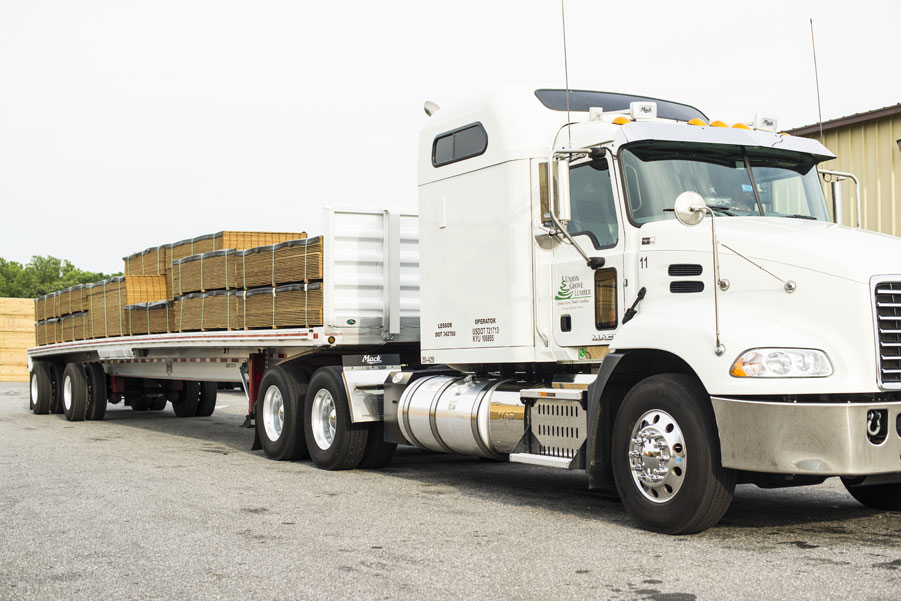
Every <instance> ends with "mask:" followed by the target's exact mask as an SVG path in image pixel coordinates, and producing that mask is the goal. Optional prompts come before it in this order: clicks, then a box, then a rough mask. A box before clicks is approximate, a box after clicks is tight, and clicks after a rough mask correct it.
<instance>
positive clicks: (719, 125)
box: [710, 121, 729, 127]
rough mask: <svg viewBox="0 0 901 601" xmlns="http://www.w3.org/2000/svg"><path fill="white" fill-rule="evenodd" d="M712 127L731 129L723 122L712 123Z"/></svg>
mask: <svg viewBox="0 0 901 601" xmlns="http://www.w3.org/2000/svg"><path fill="white" fill-rule="evenodd" d="M710 127H729V126H728V125H726V124H725V123H723V122H722V121H711V122H710Z"/></svg>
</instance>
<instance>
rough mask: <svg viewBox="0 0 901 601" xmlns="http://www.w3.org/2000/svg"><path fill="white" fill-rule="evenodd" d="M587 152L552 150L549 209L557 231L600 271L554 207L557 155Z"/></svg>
mask: <svg viewBox="0 0 901 601" xmlns="http://www.w3.org/2000/svg"><path fill="white" fill-rule="evenodd" d="M587 152H590V151H588V150H585V149H581V150H552V151H551V156H550V157H549V158H548V161H547V168H548V186H547V208H548V211H549V212H550V214H551V221H553V222H554V225H555V226H556V227H557V231H558V232H560V233H561V234H563V237H564V238H566V239H567V240H568V241H569V243H570V244H572V245H573V247H574V248H575V249H576V250H577V251H579V254H580V255H582V258H583V259H585V263H586V264H587V265H588V266H589V267H591V268H592V269H598V267H593V266H592V263H591V257H589V256H588V254H587V253H586V252H585V251H584V250H583V249H582V247H581V246H580V245H579V243H578V242H576V241H575V239H573V237H572V236H570V235H569V232H568V231H566V226H565V225H563V224H562V223H561V222H560V220H559V219H558V218H557V210H556V208H555V206H554V205H555V204H556V203H555V202H554V200H555V199H554V161H555V160H556V158H557V155H558V154H568V155H570V156H572V155H574V154H585V153H587Z"/></svg>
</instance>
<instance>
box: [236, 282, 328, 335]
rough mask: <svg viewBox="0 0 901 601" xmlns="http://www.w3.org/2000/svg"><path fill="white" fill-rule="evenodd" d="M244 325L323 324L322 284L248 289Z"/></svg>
mask: <svg viewBox="0 0 901 601" xmlns="http://www.w3.org/2000/svg"><path fill="white" fill-rule="evenodd" d="M244 299H245V300H244V315H243V322H244V328H245V329H248V330H252V329H258V328H291V327H295V328H296V327H313V326H320V325H322V284H321V283H320V282H313V283H311V284H287V285H283V286H275V287H265V288H254V289H252V290H248V291H246V292H245V293H244Z"/></svg>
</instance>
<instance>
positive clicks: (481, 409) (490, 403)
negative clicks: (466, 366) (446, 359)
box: [397, 375, 531, 458]
mask: <svg viewBox="0 0 901 601" xmlns="http://www.w3.org/2000/svg"><path fill="white" fill-rule="evenodd" d="M530 386H531V385H530V384H529V383H527V382H519V381H516V380H513V379H497V378H477V377H475V376H446V375H442V376H427V377H424V378H420V379H418V380H415V381H414V382H413V383H412V384H410V385H409V386H408V387H407V388H406V389H405V390H404V392H403V394H402V395H401V398H400V401H399V402H398V406H397V412H398V414H397V421H398V425H399V426H400V430H401V432H402V434H403V436H404V438H406V440H407V442H409V443H410V444H412V445H414V446H417V447H420V448H423V449H427V450H429V451H436V452H439V453H458V454H461V455H475V456H479V457H493V458H499V457H501V456H503V455H506V454H508V453H510V452H511V451H512V450H513V448H514V447H515V446H516V444H517V443H518V442H519V439H520V438H521V437H522V435H523V432H525V406H524V405H523V404H522V403H521V402H520V400H519V391H520V390H522V389H523V388H528V387H530Z"/></svg>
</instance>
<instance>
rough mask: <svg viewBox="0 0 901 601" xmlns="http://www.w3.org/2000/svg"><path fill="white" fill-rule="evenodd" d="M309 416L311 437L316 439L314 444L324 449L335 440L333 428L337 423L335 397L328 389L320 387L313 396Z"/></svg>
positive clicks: (334, 428)
mask: <svg viewBox="0 0 901 601" xmlns="http://www.w3.org/2000/svg"><path fill="white" fill-rule="evenodd" d="M310 418H311V422H312V423H311V424H310V425H311V429H312V430H313V439H314V440H315V441H316V445H317V446H318V447H319V448H320V449H322V450H323V451H325V450H326V449H328V448H329V447H331V446H332V443H333V442H334V441H335V430H336V427H337V424H338V415H337V412H336V411H335V399H334V398H332V394H331V393H330V392H329V391H328V390H325V389H322V390H320V391H319V392H317V393H316V396H315V397H313V410H312V411H311V415H310Z"/></svg>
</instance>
